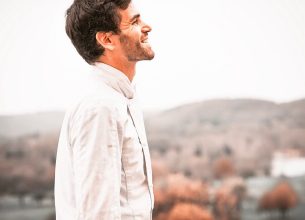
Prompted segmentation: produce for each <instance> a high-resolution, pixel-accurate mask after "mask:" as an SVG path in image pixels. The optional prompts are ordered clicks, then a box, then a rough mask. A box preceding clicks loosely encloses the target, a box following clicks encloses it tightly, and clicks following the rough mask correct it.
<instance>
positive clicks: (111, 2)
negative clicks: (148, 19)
mask: <svg viewBox="0 0 305 220" xmlns="http://www.w3.org/2000/svg"><path fill="white" fill-rule="evenodd" d="M150 31H151V28H150V27H149V26H148V25H147V24H145V23H144V22H143V21H142V20H141V18H140V14H139V13H138V12H137V11H136V9H135V7H134V6H133V4H132V3H131V0H74V3H73V4H72V5H71V6H70V8H69V9H68V10H67V14H66V32H67V35H68V36H69V38H70V39H71V41H72V43H73V45H74V46H75V48H76V50H77V51H78V53H79V54H80V55H81V56H82V57H83V58H84V59H85V61H86V62H87V63H89V64H94V63H95V62H96V61H98V60H100V57H101V56H105V55H106V54H112V55H114V57H116V56H123V57H125V58H126V60H128V61H131V62H136V61H140V60H150V59H152V58H153V57H154V52H153V51H152V49H151V48H150V45H149V44H148V42H147V35H148V32H150ZM121 58H122V57H121Z"/></svg>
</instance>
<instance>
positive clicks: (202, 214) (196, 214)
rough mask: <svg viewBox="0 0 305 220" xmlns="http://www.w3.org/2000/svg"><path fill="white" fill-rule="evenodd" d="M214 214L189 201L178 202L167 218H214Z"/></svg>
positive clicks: (199, 219)
mask: <svg viewBox="0 0 305 220" xmlns="http://www.w3.org/2000/svg"><path fill="white" fill-rule="evenodd" d="M213 219H214V218H213V216H212V214H211V213H210V212H209V211H208V210H206V209H203V208H202V207H200V206H198V205H194V204H189V203H178V204H176V205H175V206H174V207H173V208H172V209H171V211H170V212H169V214H168V217H167V220H213Z"/></svg>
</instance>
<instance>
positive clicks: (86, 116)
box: [55, 0, 154, 220]
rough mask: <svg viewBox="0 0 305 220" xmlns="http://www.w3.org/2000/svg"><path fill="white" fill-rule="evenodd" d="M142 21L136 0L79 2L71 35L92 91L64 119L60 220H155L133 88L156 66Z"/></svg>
mask: <svg viewBox="0 0 305 220" xmlns="http://www.w3.org/2000/svg"><path fill="white" fill-rule="evenodd" d="M150 31H151V27H150V26H148V25H147V24H146V23H144V22H143V21H142V19H141V16H140V14H139V12H138V11H137V10H136V8H135V7H134V5H133V3H132V2H131V1H130V0H75V1H74V3H73V4H72V5H71V7H70V8H69V9H68V10H67V16H66V32H67V34H68V36H69V37H70V39H71V41H72V43H73V45H74V46H75V48H76V50H77V51H78V52H79V54H80V55H81V56H82V57H83V58H84V60H85V61H86V62H88V63H89V64H91V65H93V66H95V68H96V70H97V71H96V74H93V76H92V77H93V79H94V85H93V86H92V91H91V92H90V93H89V94H88V95H84V97H83V98H82V99H81V100H80V101H79V102H77V103H76V104H75V105H74V106H72V107H71V108H70V109H69V110H68V111H67V113H66V115H65V119H64V121H63V125H62V129H61V133H60V138H59V144H58V150H57V158H56V173H55V207H56V219H57V220H100V219H103V220H113V219H116V220H129V219H130V220H131V219H132V220H148V219H152V209H153V204H154V195H153V188H152V171H151V160H150V155H149V149H148V145H147V140H146V135H145V129H144V124H143V118H142V113H141V111H140V110H139V108H138V106H137V101H136V96H135V95H136V94H135V90H134V85H133V83H132V80H133V77H134V75H135V68H136V63H137V62H138V61H141V60H151V59H153V57H154V52H153V50H152V49H151V47H150V45H149V43H148V41H147V39H148V33H149V32H150Z"/></svg>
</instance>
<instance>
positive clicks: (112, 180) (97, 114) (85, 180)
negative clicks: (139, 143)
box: [70, 106, 121, 220]
mask: <svg viewBox="0 0 305 220" xmlns="http://www.w3.org/2000/svg"><path fill="white" fill-rule="evenodd" d="M113 115H114V111H113V110H112V109H110V108H109V107H104V106H102V107H94V108H91V109H88V110H85V111H83V112H82V113H80V114H79V116H78V117H77V118H75V119H74V120H72V121H71V129H70V141H71V142H70V143H71V146H72V152H73V163H74V164H73V166H74V174H75V175H74V177H75V181H74V182H75V195H76V207H77V210H76V211H77V213H78V215H77V217H78V218H77V219H79V220H84V219H86V220H87V219H88V220H91V219H92V220H99V219H107V220H113V219H116V220H117V219H121V217H120V186H121V155H120V148H121V147H120V146H119V141H118V132H117V126H116V120H115V118H114V117H113Z"/></svg>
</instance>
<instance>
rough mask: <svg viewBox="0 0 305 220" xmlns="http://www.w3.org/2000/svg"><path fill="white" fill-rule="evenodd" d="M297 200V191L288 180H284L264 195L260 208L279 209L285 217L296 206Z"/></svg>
mask: <svg viewBox="0 0 305 220" xmlns="http://www.w3.org/2000/svg"><path fill="white" fill-rule="evenodd" d="M297 202H298V199H297V194H296V192H295V191H294V189H293V188H292V186H291V185H290V184H289V183H288V182H287V181H283V182H280V183H278V184H277V185H276V186H275V187H274V188H273V189H272V190H271V191H268V192H266V193H265V194H264V195H263V196H262V198H261V199H260V201H259V209H260V210H269V211H270V210H274V209H277V210H279V212H280V213H281V215H282V218H283V219H285V218H286V214H287V211H288V210H289V209H291V208H293V207H295V206H296V205H297Z"/></svg>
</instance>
